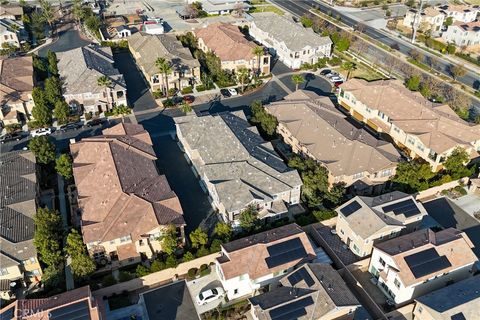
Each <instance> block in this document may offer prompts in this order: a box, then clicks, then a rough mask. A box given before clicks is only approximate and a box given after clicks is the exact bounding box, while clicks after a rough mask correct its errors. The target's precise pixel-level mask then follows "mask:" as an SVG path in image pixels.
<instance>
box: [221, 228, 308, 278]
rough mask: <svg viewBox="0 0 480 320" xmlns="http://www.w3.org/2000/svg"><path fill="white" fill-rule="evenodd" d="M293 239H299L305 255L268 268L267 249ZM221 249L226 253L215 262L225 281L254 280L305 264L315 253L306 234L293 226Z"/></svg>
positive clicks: (242, 240)
mask: <svg viewBox="0 0 480 320" xmlns="http://www.w3.org/2000/svg"><path fill="white" fill-rule="evenodd" d="M295 238H299V239H300V240H301V242H302V244H303V247H304V248H305V251H306V256H304V257H302V258H299V259H295V260H292V261H289V262H286V263H284V264H282V265H278V266H276V267H273V268H269V267H268V265H267V263H266V260H265V259H266V258H268V257H269V253H268V250H267V248H268V247H269V246H271V245H275V244H279V243H282V242H285V241H287V240H291V239H295ZM222 248H223V252H224V253H226V254H225V255H223V256H222V257H220V258H218V259H217V261H218V262H219V263H220V267H221V269H222V273H223V275H224V277H225V279H231V278H235V277H237V276H240V275H243V274H248V275H249V276H250V279H257V278H259V277H262V276H265V275H268V274H271V273H274V272H277V271H280V270H284V269H288V268H290V267H293V266H295V265H296V264H298V263H299V262H300V261H304V260H305V261H306V260H309V259H312V258H313V257H314V256H315V251H314V250H313V247H312V245H311V243H310V241H309V240H308V237H307V235H306V233H305V232H304V231H303V230H302V228H300V226H298V225H297V224H295V223H293V224H289V225H285V226H283V227H279V228H276V229H272V230H268V231H264V232H261V233H258V234H254V235H252V236H249V237H246V238H242V239H238V240H235V241H232V242H229V243H225V244H222Z"/></svg>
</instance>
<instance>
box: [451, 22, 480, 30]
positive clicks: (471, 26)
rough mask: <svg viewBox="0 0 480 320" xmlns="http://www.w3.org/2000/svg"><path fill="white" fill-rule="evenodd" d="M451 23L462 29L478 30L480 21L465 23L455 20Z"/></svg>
mask: <svg viewBox="0 0 480 320" xmlns="http://www.w3.org/2000/svg"><path fill="white" fill-rule="evenodd" d="M453 25H454V26H457V27H459V28H462V29H463V30H464V31H475V32H480V21H472V22H467V23H465V22H462V21H455V22H454V23H453Z"/></svg>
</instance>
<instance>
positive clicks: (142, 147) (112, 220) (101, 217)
mask: <svg viewBox="0 0 480 320" xmlns="http://www.w3.org/2000/svg"><path fill="white" fill-rule="evenodd" d="M122 132H125V133H130V134H132V135H128V134H127V135H121V134H122ZM140 139H142V140H140ZM148 141H150V137H149V136H148V133H147V132H146V131H145V130H144V129H143V127H142V126H141V125H137V124H119V125H117V126H115V127H113V128H110V129H106V130H104V131H103V136H99V137H92V138H86V139H82V140H81V141H80V142H78V143H75V144H72V145H71V146H70V150H71V152H72V156H73V175H74V178H75V183H76V186H77V189H78V203H79V207H80V209H81V210H82V233H83V237H84V240H85V242H86V243H89V242H93V241H109V240H113V239H117V238H119V237H122V236H126V235H131V237H132V240H133V241H136V240H138V239H139V238H140V236H141V235H143V234H146V233H148V232H150V231H152V230H154V229H155V228H157V227H159V226H164V225H168V224H175V225H184V224H185V220H184V219H183V211H182V207H181V205H180V201H179V200H178V198H177V196H176V194H175V192H174V191H173V190H172V189H171V188H170V186H169V184H168V181H167V179H166V177H165V176H164V175H159V174H158V172H157V168H156V166H155V162H154V160H156V157H155V153H154V151H153V148H152V145H151V143H148Z"/></svg>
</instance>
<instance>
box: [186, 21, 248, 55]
mask: <svg viewBox="0 0 480 320" xmlns="http://www.w3.org/2000/svg"><path fill="white" fill-rule="evenodd" d="M194 32H195V35H196V37H197V38H199V39H200V38H201V39H202V40H203V42H204V43H205V45H206V46H207V47H208V49H210V50H211V51H213V52H214V53H215V54H216V55H217V56H218V57H219V58H220V60H221V61H236V60H251V59H252V58H254V54H253V53H252V50H253V48H255V47H256V45H255V43H254V42H253V41H249V40H247V39H246V38H245V36H244V35H243V33H241V32H240V30H239V29H238V26H235V25H231V24H228V23H222V22H218V23H213V24H210V25H208V26H206V27H204V28H200V29H195V31H194Z"/></svg>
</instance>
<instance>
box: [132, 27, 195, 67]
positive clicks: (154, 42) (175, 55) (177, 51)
mask: <svg viewBox="0 0 480 320" xmlns="http://www.w3.org/2000/svg"><path fill="white" fill-rule="evenodd" d="M128 43H129V45H130V48H131V49H132V50H133V51H135V53H136V54H137V55H139V57H135V58H136V60H137V63H138V64H139V65H140V66H141V67H142V68H143V69H144V70H145V72H147V73H148V74H149V75H154V74H158V73H159V71H158V68H157V67H156V66H155V61H156V60H157V58H165V59H167V60H169V61H170V62H171V63H172V64H173V66H174V68H175V69H179V68H183V67H185V66H187V67H189V68H194V67H200V63H199V62H198V60H197V59H195V58H194V57H193V56H192V54H191V53H190V50H188V48H185V47H183V46H182V44H181V43H180V41H178V40H177V38H176V37H175V36H174V35H168V34H160V35H147V34H143V33H141V32H137V33H135V34H133V35H132V36H131V37H130V38H129V39H128Z"/></svg>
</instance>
